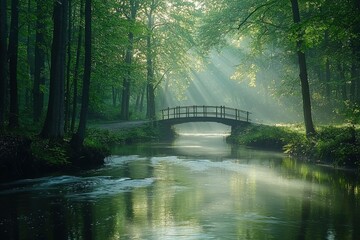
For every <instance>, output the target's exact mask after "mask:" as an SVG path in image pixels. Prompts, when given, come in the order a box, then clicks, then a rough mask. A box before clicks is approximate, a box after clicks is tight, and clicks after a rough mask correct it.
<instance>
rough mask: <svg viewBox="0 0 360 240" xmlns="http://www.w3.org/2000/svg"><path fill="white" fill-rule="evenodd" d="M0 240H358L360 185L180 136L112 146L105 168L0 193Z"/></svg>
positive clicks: (340, 175) (19, 184)
mask: <svg viewBox="0 0 360 240" xmlns="http://www.w3.org/2000/svg"><path fill="white" fill-rule="evenodd" d="M0 239H6V240H11V239H79V240H80V239H84V240H89V239H99V240H105V239H106V240H107V239H129V240H130V239H152V240H159V239H184V240H185V239H186V240H188V239H312V240H313V239H329V240H330V239H360V180H359V178H358V176H357V175H356V174H355V173H353V172H351V171H343V170H337V169H334V168H331V167H325V166H317V165H312V164H307V163H304V162H299V161H296V160H294V159H291V158H288V157H287V156H284V155H283V154H281V153H277V152H271V151H263V150H255V149H250V148H245V147H233V146H230V145H228V144H227V143H226V142H225V135H224V134H219V133H207V134H205V133H203V134H201V133H198V134H193V133H187V134H186V133H183V134H181V135H180V136H179V137H178V138H177V139H176V140H175V141H174V142H171V143H150V144H136V145H131V146H118V147H116V148H114V149H113V155H112V156H109V157H108V158H107V159H106V164H105V165H104V166H103V167H101V168H97V169H92V170H86V171H81V172H77V173H74V174H69V173H67V174H58V175H54V176H48V177H42V178H36V179H24V180H19V181H15V182H7V183H2V184H1V185H0Z"/></svg>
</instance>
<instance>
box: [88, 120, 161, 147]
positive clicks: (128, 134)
mask: <svg viewBox="0 0 360 240" xmlns="http://www.w3.org/2000/svg"><path fill="white" fill-rule="evenodd" d="M158 138H159V131H158V130H157V128H155V127H152V126H144V127H136V128H130V129H120V130H115V131H109V130H103V129H96V128H92V129H89V130H88V131H87V136H86V138H85V141H84V145H85V146H92V147H97V148H105V149H109V147H111V146H112V145H114V144H128V143H134V142H145V141H152V140H154V139H158Z"/></svg>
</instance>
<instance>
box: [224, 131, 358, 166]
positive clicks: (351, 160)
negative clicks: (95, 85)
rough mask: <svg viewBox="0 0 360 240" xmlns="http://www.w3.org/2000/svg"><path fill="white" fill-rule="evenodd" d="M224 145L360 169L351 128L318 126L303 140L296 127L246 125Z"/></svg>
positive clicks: (355, 136) (302, 134) (356, 132)
mask: <svg viewBox="0 0 360 240" xmlns="http://www.w3.org/2000/svg"><path fill="white" fill-rule="evenodd" d="M228 141H229V142H230V143H233V144H241V145H245V146H250V147H257V148H267V149H273V150H281V151H284V152H285V153H287V154H289V155H291V156H294V157H296V158H299V159H303V160H306V161H312V162H322V163H326V164H332V165H334V166H345V167H352V168H359V167H360V130H359V129H358V128H356V127H354V126H336V127H335V126H322V127H319V128H318V129H317V134H316V135H315V136H312V137H309V138H307V137H306V135H305V131H304V129H303V128H301V127H299V126H294V125H291V126H290V125H289V126H265V125H249V126H248V127H246V128H239V129H236V130H235V131H234V133H233V134H232V135H231V136H229V137H228Z"/></svg>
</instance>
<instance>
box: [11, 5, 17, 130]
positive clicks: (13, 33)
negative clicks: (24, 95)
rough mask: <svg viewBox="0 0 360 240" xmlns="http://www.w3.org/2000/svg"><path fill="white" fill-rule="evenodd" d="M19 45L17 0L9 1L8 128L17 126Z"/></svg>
mask: <svg viewBox="0 0 360 240" xmlns="http://www.w3.org/2000/svg"><path fill="white" fill-rule="evenodd" d="M18 44H19V0H12V1H11V23H10V36H9V76H10V111H9V127H10V128H16V127H18V126H19V102H18V86H17V64H18Z"/></svg>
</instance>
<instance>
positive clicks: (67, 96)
mask: <svg viewBox="0 0 360 240" xmlns="http://www.w3.org/2000/svg"><path fill="white" fill-rule="evenodd" d="M68 1H69V8H68V10H69V11H68V35H67V36H68V39H67V64H66V88H65V123H64V131H65V132H67V131H68V129H69V123H70V98H71V97H70V96H71V94H70V93H71V92H70V68H71V57H72V56H71V34H72V26H71V25H72V18H71V14H72V13H71V11H72V5H71V0H68Z"/></svg>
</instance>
